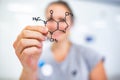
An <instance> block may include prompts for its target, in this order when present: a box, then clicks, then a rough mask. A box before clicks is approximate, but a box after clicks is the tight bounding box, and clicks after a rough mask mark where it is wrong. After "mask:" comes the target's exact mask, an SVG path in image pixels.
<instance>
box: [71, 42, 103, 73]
mask: <svg viewBox="0 0 120 80" xmlns="http://www.w3.org/2000/svg"><path fill="white" fill-rule="evenodd" d="M73 48H74V49H75V51H76V55H77V56H76V57H77V58H80V57H81V58H82V59H83V60H84V62H85V64H86V65H87V66H88V69H89V70H90V71H91V70H92V69H93V68H94V67H95V65H97V64H98V63H99V62H100V61H104V56H103V55H101V54H100V53H99V52H97V51H96V50H94V49H92V48H89V47H85V46H83V45H77V44H73Z"/></svg>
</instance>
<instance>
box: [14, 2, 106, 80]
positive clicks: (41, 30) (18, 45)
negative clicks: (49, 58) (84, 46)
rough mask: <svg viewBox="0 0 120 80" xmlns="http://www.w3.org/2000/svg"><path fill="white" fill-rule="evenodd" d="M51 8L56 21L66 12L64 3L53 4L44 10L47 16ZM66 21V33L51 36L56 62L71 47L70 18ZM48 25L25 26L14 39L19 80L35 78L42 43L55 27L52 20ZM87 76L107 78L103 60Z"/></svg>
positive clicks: (98, 78)
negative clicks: (19, 68) (20, 67)
mask: <svg viewBox="0 0 120 80" xmlns="http://www.w3.org/2000/svg"><path fill="white" fill-rule="evenodd" d="M51 9H52V10H53V11H54V19H55V20H57V21H59V20H61V19H62V18H63V17H64V16H63V15H64V12H66V11H67V12H68V9H67V8H66V7H65V6H64V5H60V4H53V5H51V6H49V7H48V9H47V11H46V17H47V18H49V17H50V16H49V11H50V10H51ZM62 12H63V13H62ZM67 21H68V23H69V25H70V26H69V28H68V29H67V31H66V33H63V32H60V31H57V32H55V33H54V34H53V38H55V39H57V40H58V42H57V43H56V42H54V43H53V45H52V47H51V50H52V52H53V56H54V58H55V60H56V61H58V62H62V61H64V59H65V58H66V56H67V55H68V52H69V49H70V47H71V42H70V41H69V40H68V39H67V37H68V36H69V31H70V28H71V26H72V21H71V18H70V17H68V18H67ZM48 26H49V27H48ZM48 26H47V27H43V26H26V27H25V28H24V29H23V30H22V31H21V33H20V34H19V35H18V37H17V39H16V40H15V42H14V44H13V46H14V49H15V53H16V55H17V57H18V59H19V60H20V62H21V64H22V66H23V71H22V74H21V77H20V80H37V71H38V66H37V63H38V59H39V58H40V55H41V54H42V46H43V45H42V43H43V41H45V40H46V37H47V36H48V37H50V36H49V33H48V29H49V30H52V29H55V25H54V23H53V22H50V23H49V25H48ZM60 27H61V29H62V28H63V27H62V26H60ZM61 52H62V53H61ZM89 77H90V80H107V78H106V75H105V70H104V68H103V62H100V63H98V64H97V65H96V66H95V68H94V69H93V70H92V71H91V72H90V75H89Z"/></svg>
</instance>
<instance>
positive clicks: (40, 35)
mask: <svg viewBox="0 0 120 80" xmlns="http://www.w3.org/2000/svg"><path fill="white" fill-rule="evenodd" d="M47 33H48V29H47V28H46V27H41V26H27V27H25V28H24V29H23V30H22V31H21V33H20V34H19V35H18V37H17V39H16V40H15V42H14V44H13V46H14V49H15V52H16V55H17V56H18V58H19V60H20V61H21V63H22V65H23V67H24V69H31V70H34V69H36V68H37V62H38V59H39V57H40V54H41V52H42V42H43V41H44V40H45V39H46V35H47Z"/></svg>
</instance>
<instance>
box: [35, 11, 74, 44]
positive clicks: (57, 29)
mask: <svg viewBox="0 0 120 80" xmlns="http://www.w3.org/2000/svg"><path fill="white" fill-rule="evenodd" d="M53 13H54V12H53V10H50V18H49V19H47V20H46V21H45V20H42V19H40V17H37V18H36V17H33V20H35V21H42V22H43V23H44V25H45V26H47V24H49V22H54V23H55V25H56V28H55V29H54V30H52V31H50V30H49V31H48V32H49V33H50V38H48V39H49V40H50V42H54V41H55V42H57V41H58V40H57V39H54V38H53V34H54V32H56V31H61V32H63V33H66V30H67V28H68V27H69V24H68V23H67V21H66V19H67V17H68V16H72V13H69V12H65V16H64V18H63V19H62V20H59V21H57V20H55V19H54V17H53ZM60 23H62V24H63V25H62V26H64V29H60Z"/></svg>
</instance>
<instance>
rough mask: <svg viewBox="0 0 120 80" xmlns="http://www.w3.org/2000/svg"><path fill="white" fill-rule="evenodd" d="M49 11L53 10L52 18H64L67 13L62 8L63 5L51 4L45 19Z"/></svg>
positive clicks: (63, 7)
mask: <svg viewBox="0 0 120 80" xmlns="http://www.w3.org/2000/svg"><path fill="white" fill-rule="evenodd" d="M50 10H53V14H52V15H53V16H54V17H64V16H65V13H66V12H69V11H68V9H67V8H66V7H65V6H64V5H60V4H53V5H50V6H49V7H48V9H47V13H46V14H47V17H49V16H50V15H51V14H50Z"/></svg>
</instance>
